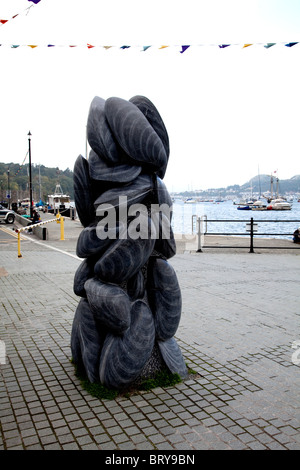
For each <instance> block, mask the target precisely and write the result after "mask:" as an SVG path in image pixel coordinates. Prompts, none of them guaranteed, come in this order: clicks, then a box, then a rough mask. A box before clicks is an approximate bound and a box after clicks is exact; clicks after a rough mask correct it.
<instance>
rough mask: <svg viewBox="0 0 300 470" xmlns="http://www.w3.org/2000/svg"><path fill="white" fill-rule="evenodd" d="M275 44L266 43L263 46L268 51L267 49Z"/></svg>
mask: <svg viewBox="0 0 300 470" xmlns="http://www.w3.org/2000/svg"><path fill="white" fill-rule="evenodd" d="M275 44H276V42H268V43H267V44H265V45H264V47H265V48H266V49H269V47H272V46H275Z"/></svg>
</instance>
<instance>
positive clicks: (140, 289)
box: [127, 270, 145, 301]
mask: <svg viewBox="0 0 300 470" xmlns="http://www.w3.org/2000/svg"><path fill="white" fill-rule="evenodd" d="M127 294H128V295H129V297H130V300H132V301H133V300H137V299H140V298H142V297H143V296H144V294H145V278H144V275H143V272H142V270H140V271H138V272H137V273H136V274H134V276H132V277H131V278H130V279H128V281H127Z"/></svg>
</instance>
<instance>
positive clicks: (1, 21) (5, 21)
mask: <svg viewBox="0 0 300 470" xmlns="http://www.w3.org/2000/svg"><path fill="white" fill-rule="evenodd" d="M7 22H8V20H0V23H2V24H5V23H7Z"/></svg>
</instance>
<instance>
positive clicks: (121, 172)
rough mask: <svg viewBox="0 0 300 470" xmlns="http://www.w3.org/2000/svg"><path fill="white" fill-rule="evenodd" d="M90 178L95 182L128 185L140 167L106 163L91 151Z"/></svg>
mask: <svg viewBox="0 0 300 470" xmlns="http://www.w3.org/2000/svg"><path fill="white" fill-rule="evenodd" d="M89 171H90V177H91V178H92V179H94V180H97V181H111V182H116V183H129V182H131V181H133V180H135V179H136V178H137V176H138V175H139V174H140V173H141V171H142V167H141V166H138V165H128V164H126V163H123V164H121V163H108V162H107V161H105V159H104V158H102V157H100V156H99V155H97V154H96V152H94V151H93V150H91V151H90V154H89Z"/></svg>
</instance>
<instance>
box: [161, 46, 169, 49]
mask: <svg viewBox="0 0 300 470" xmlns="http://www.w3.org/2000/svg"><path fill="white" fill-rule="evenodd" d="M166 47H169V46H160V48H159V49H165V48H166Z"/></svg>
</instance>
